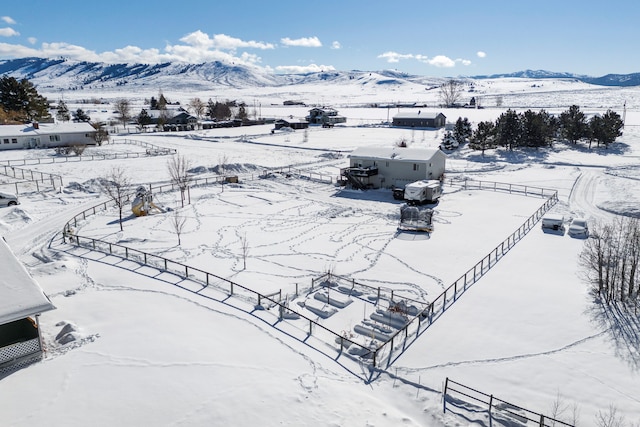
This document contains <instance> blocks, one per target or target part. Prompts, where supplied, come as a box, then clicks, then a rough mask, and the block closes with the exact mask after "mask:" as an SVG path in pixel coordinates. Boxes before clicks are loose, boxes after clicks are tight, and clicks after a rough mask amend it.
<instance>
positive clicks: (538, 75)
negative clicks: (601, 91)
mask: <svg viewBox="0 0 640 427" xmlns="http://www.w3.org/2000/svg"><path fill="white" fill-rule="evenodd" d="M472 78H473V79H499V78H528V79H574V80H577V81H581V82H584V83H590V84H594V85H599V86H638V85H640V73H632V74H607V75H605V76H602V77H591V76H585V75H582V74H573V73H558V72H553V71H545V70H524V71H516V72H515V73H508V74H492V75H488V76H473V77H472Z"/></svg>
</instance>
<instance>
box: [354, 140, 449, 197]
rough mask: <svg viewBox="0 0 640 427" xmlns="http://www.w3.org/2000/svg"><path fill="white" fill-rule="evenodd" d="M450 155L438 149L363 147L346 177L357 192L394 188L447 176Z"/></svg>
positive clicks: (357, 152) (355, 156)
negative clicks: (447, 161)
mask: <svg viewBox="0 0 640 427" xmlns="http://www.w3.org/2000/svg"><path fill="white" fill-rule="evenodd" d="M446 160H447V155H446V154H445V153H443V152H442V150H440V149H437V148H403V147H386V146H384V147H379V146H369V147H359V148H356V149H355V150H353V151H352V152H351V154H350V155H349V165H350V166H349V167H348V168H344V169H342V171H341V172H342V176H343V177H344V179H346V180H347V181H348V182H349V183H350V184H351V185H352V186H353V187H355V188H361V189H365V188H394V187H404V186H405V185H406V184H408V183H411V182H415V181H419V180H423V179H427V180H428V179H440V178H441V177H442V176H443V175H444V170H445V164H446Z"/></svg>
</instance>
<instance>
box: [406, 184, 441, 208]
mask: <svg viewBox="0 0 640 427" xmlns="http://www.w3.org/2000/svg"><path fill="white" fill-rule="evenodd" d="M441 195H442V187H440V181H438V180H436V179H430V180H421V181H416V182H412V183H410V184H407V185H405V186H404V199H405V200H406V201H407V203H409V204H421V203H433V202H435V201H437V200H438V199H439V198H440V196H441Z"/></svg>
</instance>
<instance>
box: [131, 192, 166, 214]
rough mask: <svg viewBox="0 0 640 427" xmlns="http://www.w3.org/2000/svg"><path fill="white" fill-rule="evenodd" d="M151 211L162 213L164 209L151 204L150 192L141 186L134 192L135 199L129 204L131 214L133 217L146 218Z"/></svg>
mask: <svg viewBox="0 0 640 427" xmlns="http://www.w3.org/2000/svg"><path fill="white" fill-rule="evenodd" d="M153 211H157V212H164V209H162V208H160V207H158V206H156V205H155V204H154V203H153V194H151V190H147V188H146V187H144V186H142V185H141V186H140V187H138V189H137V190H136V197H135V198H134V199H133V201H132V202H131V212H133V214H134V215H135V216H146V215H149V214H150V213H152V212H153Z"/></svg>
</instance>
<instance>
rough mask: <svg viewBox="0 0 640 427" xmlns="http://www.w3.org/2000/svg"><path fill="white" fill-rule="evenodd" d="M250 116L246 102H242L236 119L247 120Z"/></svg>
mask: <svg viewBox="0 0 640 427" xmlns="http://www.w3.org/2000/svg"><path fill="white" fill-rule="evenodd" d="M248 118H249V116H248V115H247V110H246V108H245V105H244V104H240V106H239V107H238V113H237V114H236V119H240V120H242V121H243V122H246V121H247V119H248Z"/></svg>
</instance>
